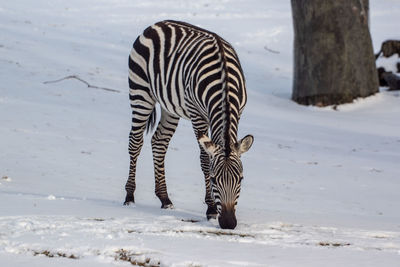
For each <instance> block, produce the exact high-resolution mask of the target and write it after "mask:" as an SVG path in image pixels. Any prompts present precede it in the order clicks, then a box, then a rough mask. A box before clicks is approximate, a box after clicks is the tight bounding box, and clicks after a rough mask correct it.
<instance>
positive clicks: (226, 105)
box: [216, 36, 232, 156]
mask: <svg viewBox="0 0 400 267" xmlns="http://www.w3.org/2000/svg"><path fill="white" fill-rule="evenodd" d="M216 39H217V44H218V48H219V53H220V58H221V87H222V88H221V91H222V95H221V98H222V99H221V118H222V122H221V123H222V134H221V137H222V140H220V142H221V141H222V142H221V145H222V147H223V149H224V152H225V156H229V154H230V153H231V144H232V140H231V136H230V128H231V116H230V114H231V108H230V102H229V83H228V64H227V59H226V55H225V49H224V44H223V42H222V40H221V38H220V37H219V36H216ZM221 137H220V139H221Z"/></svg>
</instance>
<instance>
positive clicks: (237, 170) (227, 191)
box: [124, 20, 254, 229]
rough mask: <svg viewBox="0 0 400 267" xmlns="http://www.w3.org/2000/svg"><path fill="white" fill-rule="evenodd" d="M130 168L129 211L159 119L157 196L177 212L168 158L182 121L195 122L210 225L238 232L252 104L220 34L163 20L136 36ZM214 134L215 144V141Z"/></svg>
mask: <svg viewBox="0 0 400 267" xmlns="http://www.w3.org/2000/svg"><path fill="white" fill-rule="evenodd" d="M129 88H130V90H129V98H130V106H131V108H132V128H131V131H130V134H129V154H130V169H129V177H128V181H127V182H126V185H125V190H126V198H125V202H124V204H125V205H129V204H130V203H134V202H135V199H134V191H135V188H136V185H135V174H136V161H137V158H138V155H139V153H140V150H141V147H142V145H143V133H144V131H145V130H146V129H147V131H149V130H151V129H152V128H153V127H154V125H155V122H156V107H155V106H156V103H159V105H160V107H161V118H160V121H159V123H158V126H157V128H156V131H155V133H154V134H153V136H152V138H151V146H152V152H153V162H154V175H155V193H156V196H157V197H158V198H159V199H160V201H161V208H164V209H165V208H173V204H172V202H171V200H170V199H169V197H168V193H167V186H166V183H165V172H164V159H165V154H166V151H167V149H168V144H169V141H170V140H171V137H172V135H173V134H174V132H175V130H176V127H177V126H178V122H179V119H180V118H184V119H188V120H190V121H191V124H192V127H193V130H194V133H195V136H196V138H197V140H198V144H199V147H200V162H201V169H202V172H203V173H204V178H205V187H206V196H205V203H206V204H207V211H206V216H207V219H208V220H209V219H212V218H213V219H216V218H217V217H218V222H219V225H220V227H221V228H223V229H234V228H235V227H236V224H237V220H236V216H235V210H236V204H237V201H238V197H239V193H240V186H241V181H242V179H243V167H242V163H241V160H240V155H241V154H242V153H244V152H246V151H248V150H249V148H250V147H251V146H252V144H253V141H254V138H253V136H252V135H247V136H245V137H244V138H243V139H241V140H239V141H237V131H238V123H239V118H240V115H241V114H242V111H243V108H244V106H245V104H246V101H247V95H246V88H245V78H244V75H243V71H242V68H241V65H240V62H239V59H238V56H237V54H236V52H235V50H234V49H233V48H232V46H231V45H230V44H229V43H228V42H227V41H225V40H224V39H222V38H221V37H220V36H218V35H217V34H215V33H213V32H210V31H207V30H205V29H202V28H199V27H197V26H194V25H191V24H189V23H185V22H179V21H173V20H165V21H161V22H157V23H155V24H154V25H152V26H149V27H148V28H146V29H145V30H144V32H143V33H142V34H141V35H140V36H138V37H137V39H136V41H135V42H134V44H133V48H132V50H131V53H130V55H129ZM208 133H210V137H209V134H208Z"/></svg>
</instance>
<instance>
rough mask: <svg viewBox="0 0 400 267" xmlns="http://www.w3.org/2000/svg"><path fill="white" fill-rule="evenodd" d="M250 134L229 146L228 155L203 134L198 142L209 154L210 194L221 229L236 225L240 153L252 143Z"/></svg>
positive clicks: (232, 227) (240, 179) (252, 139)
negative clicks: (215, 206)
mask: <svg viewBox="0 0 400 267" xmlns="http://www.w3.org/2000/svg"><path fill="white" fill-rule="evenodd" d="M253 141H254V138H253V136H252V135H247V136H245V137H244V138H243V139H241V140H240V141H238V142H236V143H235V144H234V145H232V146H231V152H230V153H229V155H226V154H225V151H224V149H223V148H222V147H221V146H219V145H218V144H215V143H213V142H212V141H211V139H210V138H208V137H207V136H205V135H203V136H201V137H200V138H199V143H200V145H201V146H202V147H203V149H204V150H205V151H206V152H207V153H208V155H209V156H210V169H209V170H210V182H211V196H212V198H213V199H214V202H215V204H216V205H217V210H218V215H219V216H218V222H219V225H220V226H221V228H223V229H234V228H235V227H236V223H237V222H236V216H235V210H236V204H237V201H238V198H239V194H240V185H241V182H242V179H243V166H242V161H241V160H240V155H241V154H243V153H244V152H246V151H248V150H249V149H250V147H251V145H252V144H253Z"/></svg>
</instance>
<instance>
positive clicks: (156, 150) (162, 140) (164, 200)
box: [151, 110, 179, 209]
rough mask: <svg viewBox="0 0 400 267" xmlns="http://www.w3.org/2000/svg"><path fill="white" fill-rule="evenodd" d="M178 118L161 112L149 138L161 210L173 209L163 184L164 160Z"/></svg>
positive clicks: (156, 191) (165, 186) (156, 190)
mask: <svg viewBox="0 0 400 267" xmlns="http://www.w3.org/2000/svg"><path fill="white" fill-rule="evenodd" d="M178 122H179V117H177V116H174V115H172V114H170V113H167V112H166V111H164V110H162V113H161V119H160V122H159V123H158V126H157V130H156V132H155V133H154V135H153V137H152V138H151V147H152V150H153V162H154V176H155V193H156V196H157V197H158V198H159V199H160V201H161V208H163V209H168V208H173V207H174V206H173V204H172V202H171V200H170V199H169V197H168V192H167V185H166V183H165V169H164V159H165V154H166V153H167V149H168V145H169V141H170V140H171V138H172V135H173V134H174V133H175V130H176V127H177V126H178Z"/></svg>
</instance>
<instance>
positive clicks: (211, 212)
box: [206, 206, 218, 220]
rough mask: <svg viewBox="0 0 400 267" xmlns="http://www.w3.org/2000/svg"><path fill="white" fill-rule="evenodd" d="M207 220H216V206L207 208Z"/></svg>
mask: <svg viewBox="0 0 400 267" xmlns="http://www.w3.org/2000/svg"><path fill="white" fill-rule="evenodd" d="M206 215H207V220H211V219H217V216H218V212H217V207H216V206H211V207H210V206H209V207H208V209H207V212H206Z"/></svg>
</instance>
